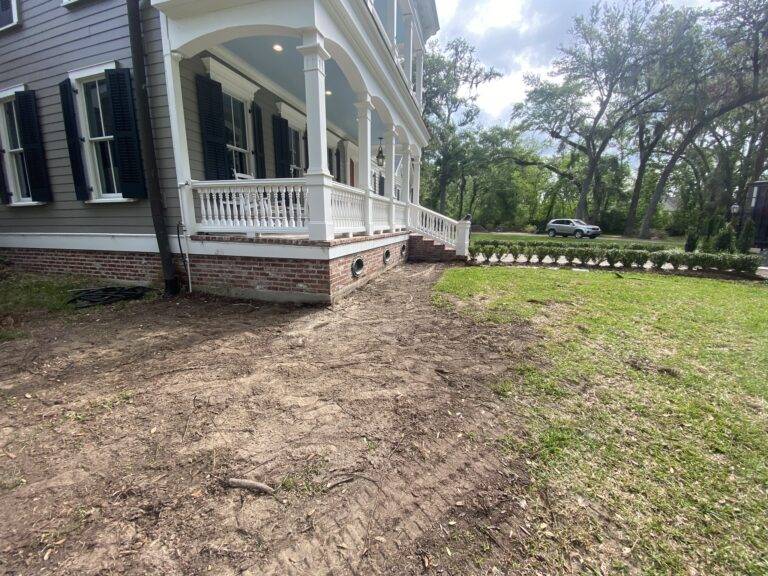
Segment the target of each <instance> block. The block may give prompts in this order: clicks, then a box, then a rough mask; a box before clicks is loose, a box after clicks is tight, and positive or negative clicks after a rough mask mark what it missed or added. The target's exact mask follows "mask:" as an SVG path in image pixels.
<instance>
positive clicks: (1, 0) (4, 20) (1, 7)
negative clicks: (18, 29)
mask: <svg viewBox="0 0 768 576" xmlns="http://www.w3.org/2000/svg"><path fill="white" fill-rule="evenodd" d="M11 1H12V0H0V26H8V24H10V23H11V22H13V6H12V5H11Z"/></svg>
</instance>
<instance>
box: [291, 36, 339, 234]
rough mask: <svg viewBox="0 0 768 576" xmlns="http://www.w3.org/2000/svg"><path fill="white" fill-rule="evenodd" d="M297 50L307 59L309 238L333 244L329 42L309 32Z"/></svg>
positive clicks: (305, 84) (305, 78) (305, 63)
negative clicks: (327, 85) (328, 120)
mask: <svg viewBox="0 0 768 576" xmlns="http://www.w3.org/2000/svg"><path fill="white" fill-rule="evenodd" d="M302 40H303V44H302V45H301V46H299V47H298V48H297V50H298V51H299V52H300V53H301V54H302V55H303V56H304V91H305V93H306V101H307V149H308V151H309V169H308V170H307V197H308V200H307V204H308V207H309V238H310V239H311V240H333V235H334V232H333V214H332V212H331V185H332V183H333V178H332V177H331V174H330V173H329V172H328V137H327V134H326V118H325V61H326V60H327V59H328V58H330V54H328V52H327V51H326V50H325V46H324V44H325V38H323V35H322V34H320V32H318V31H317V30H305V31H304V34H303V36H302Z"/></svg>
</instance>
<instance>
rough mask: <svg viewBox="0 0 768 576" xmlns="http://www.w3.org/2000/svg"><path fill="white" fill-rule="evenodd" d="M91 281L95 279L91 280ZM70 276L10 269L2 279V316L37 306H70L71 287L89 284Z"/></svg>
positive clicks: (46, 308)
mask: <svg viewBox="0 0 768 576" xmlns="http://www.w3.org/2000/svg"><path fill="white" fill-rule="evenodd" d="M91 284H92V282H91ZM88 285H89V284H86V283H85V281H83V280H81V279H77V278H71V277H47V276H38V275H34V274H16V273H11V274H8V275H7V276H5V277H3V278H2V279H0V316H2V315H7V314H18V313H24V312H31V311H34V310H44V311H47V312H60V311H63V310H67V309H70V306H69V305H68V304H67V300H69V299H70V298H71V297H72V294H70V293H69V292H68V290H72V289H75V288H83V287H84V286H88Z"/></svg>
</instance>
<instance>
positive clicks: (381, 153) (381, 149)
mask: <svg viewBox="0 0 768 576" xmlns="http://www.w3.org/2000/svg"><path fill="white" fill-rule="evenodd" d="M383 141H384V138H379V151H378V152H377V153H376V164H378V165H379V168H384V163H385V162H386V161H387V157H386V156H384V145H383Z"/></svg>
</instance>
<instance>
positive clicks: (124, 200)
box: [84, 198, 136, 204]
mask: <svg viewBox="0 0 768 576" xmlns="http://www.w3.org/2000/svg"><path fill="white" fill-rule="evenodd" d="M132 202H136V198H94V199H93V200H86V201H85V202H84V203H85V204H130V203H132Z"/></svg>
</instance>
